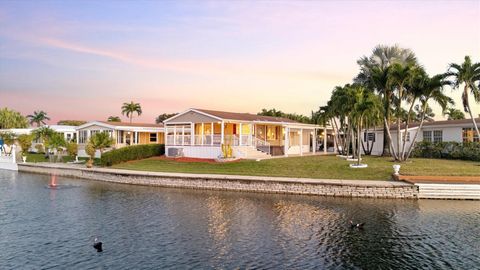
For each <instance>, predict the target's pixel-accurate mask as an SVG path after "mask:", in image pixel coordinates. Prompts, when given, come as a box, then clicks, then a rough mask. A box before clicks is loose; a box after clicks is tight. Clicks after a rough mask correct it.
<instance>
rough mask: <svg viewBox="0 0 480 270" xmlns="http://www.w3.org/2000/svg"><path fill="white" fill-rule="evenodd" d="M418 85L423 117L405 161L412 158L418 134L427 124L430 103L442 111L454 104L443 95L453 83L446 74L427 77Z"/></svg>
mask: <svg viewBox="0 0 480 270" xmlns="http://www.w3.org/2000/svg"><path fill="white" fill-rule="evenodd" d="M416 83H418V84H419V85H420V86H419V87H418V88H419V89H421V92H420V94H419V95H418V99H419V101H420V104H421V106H422V109H421V111H422V115H421V116H420V125H419V127H418V129H417V130H416V132H415V135H414V136H413V140H412V143H411V144H410V147H409V149H408V150H407V152H406V154H405V153H404V156H403V157H402V158H403V160H407V159H408V158H409V157H410V154H411V153H412V150H413V147H414V145H415V141H416V139H417V136H418V132H419V131H421V130H422V127H423V123H424V122H425V121H424V119H425V114H426V113H427V107H428V102H429V101H434V102H436V103H437V104H438V105H440V107H441V108H442V110H445V109H446V108H447V107H448V105H452V104H454V102H453V99H452V98H450V97H449V96H447V95H445V94H444V93H443V89H444V87H445V86H447V85H451V83H450V82H449V81H448V80H446V79H445V74H439V75H435V76H433V77H431V78H430V77H428V76H426V77H424V78H423V79H422V80H420V81H417V82H416Z"/></svg>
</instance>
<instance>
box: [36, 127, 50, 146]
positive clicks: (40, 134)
mask: <svg viewBox="0 0 480 270" xmlns="http://www.w3.org/2000/svg"><path fill="white" fill-rule="evenodd" d="M54 133H55V130H53V129H51V128H49V127H40V128H37V129H35V130H34V131H33V132H32V134H33V136H34V137H35V139H36V140H39V139H40V140H41V141H42V142H45V140H46V139H48V138H50V137H51V136H52V135H53V134H54Z"/></svg>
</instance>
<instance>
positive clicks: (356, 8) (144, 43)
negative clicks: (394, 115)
mask: <svg viewBox="0 0 480 270" xmlns="http://www.w3.org/2000/svg"><path fill="white" fill-rule="evenodd" d="M396 43H397V44H399V45H400V46H402V47H406V48H410V49H412V50H413V51H414V52H415V53H416V55H417V57H418V59H419V61H420V63H421V64H422V65H423V66H424V67H425V68H426V70H427V71H428V73H429V74H430V75H434V74H436V73H442V72H445V71H446V69H447V66H448V64H449V63H451V62H456V63H461V62H462V61H463V58H464V56H465V55H470V56H471V57H472V58H473V60H474V61H475V62H479V61H480V1H478V0H477V1H451V2H450V1H440V2H439V1H432V2H428V1H411V2H406V1H398V2H394V1H385V2H382V1H351V2H349V1H339V2H333V1H331V2H328V1H305V2H302V1H252V2H248V1H212V2H204V1H111V2H109V1H5V0H4V1H0V107H9V108H11V109H14V110H17V111H20V112H22V113H23V114H30V113H32V112H33V111H34V110H39V109H41V110H44V111H46V112H47V113H48V115H49V116H50V117H51V118H52V121H51V122H50V123H55V122H56V121H58V120H60V119H81V120H106V118H107V117H108V116H110V115H114V116H121V113H120V107H121V105H122V103H123V102H129V101H135V102H139V103H140V104H141V105H142V108H143V112H144V113H143V114H142V116H141V117H140V119H137V120H136V121H137V122H140V121H141V122H153V121H154V119H155V117H156V116H157V115H159V114H161V113H172V112H179V111H183V110H185V109H186V108H190V107H194V108H208V109H216V110H227V111H236V112H250V113H256V112H258V111H260V110H261V109H262V108H277V109H280V110H282V111H285V112H290V113H294V112H295V113H299V114H306V115H309V114H310V112H311V111H312V110H316V109H317V108H318V107H319V106H322V105H325V103H326V102H327V100H328V99H329V97H330V93H331V91H332V89H333V88H334V87H335V86H336V85H344V84H346V83H349V82H351V80H352V78H353V77H354V76H355V75H356V74H357V73H358V65H357V64H356V60H357V59H358V58H360V57H361V56H363V55H370V53H371V51H372V49H373V48H374V47H375V45H377V44H388V45H393V44H396ZM447 93H449V94H450V95H451V96H452V97H454V98H455V99H456V100H457V108H460V107H461V106H460V103H459V102H460V99H459V97H460V91H453V92H452V91H450V90H447ZM472 103H473V101H472ZM473 109H474V112H475V113H476V114H479V113H480V105H478V104H477V105H475V106H474V107H473ZM436 113H437V116H439V117H441V115H440V112H439V110H438V108H436ZM123 119H124V120H126V119H127V118H126V117H123Z"/></svg>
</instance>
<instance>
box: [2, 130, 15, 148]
mask: <svg viewBox="0 0 480 270" xmlns="http://www.w3.org/2000/svg"><path fill="white" fill-rule="evenodd" d="M0 139H2V140H3V143H4V144H6V145H9V146H10V145H13V144H14V143H15V134H14V133H13V132H10V131H3V132H0Z"/></svg>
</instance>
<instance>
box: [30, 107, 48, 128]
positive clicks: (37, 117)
mask: <svg viewBox="0 0 480 270" xmlns="http://www.w3.org/2000/svg"><path fill="white" fill-rule="evenodd" d="M27 118H30V124H32V125H33V123H36V124H37V127H40V126H41V125H42V124H43V125H45V120H50V117H48V116H47V113H46V112H44V111H34V112H33V114H29V115H27Z"/></svg>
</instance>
